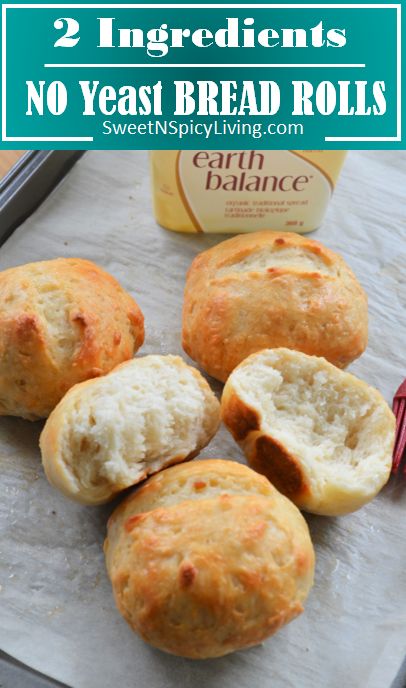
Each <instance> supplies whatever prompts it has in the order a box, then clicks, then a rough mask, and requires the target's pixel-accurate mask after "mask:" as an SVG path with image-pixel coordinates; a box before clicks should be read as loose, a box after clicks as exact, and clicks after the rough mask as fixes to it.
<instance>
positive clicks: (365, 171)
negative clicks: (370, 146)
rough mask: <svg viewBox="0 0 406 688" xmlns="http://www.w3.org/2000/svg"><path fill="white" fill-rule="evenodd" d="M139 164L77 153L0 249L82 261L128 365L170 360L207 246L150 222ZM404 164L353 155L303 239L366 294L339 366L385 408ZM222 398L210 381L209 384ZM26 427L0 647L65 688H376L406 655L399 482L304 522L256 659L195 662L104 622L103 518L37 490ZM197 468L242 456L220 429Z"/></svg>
mask: <svg viewBox="0 0 406 688" xmlns="http://www.w3.org/2000/svg"><path fill="white" fill-rule="evenodd" d="M149 184H150V181H149V174H148V162H147V154H146V153H145V152H142V153H138V152H130V151H125V152H91V153H87V154H86V155H85V157H84V158H83V159H82V160H81V161H80V162H79V163H78V164H77V165H76V167H75V168H74V169H73V170H72V171H71V173H70V174H69V176H68V177H67V178H66V179H65V180H64V181H63V183H62V184H61V185H60V187H59V188H58V189H57V190H56V191H55V192H54V193H53V194H52V196H50V197H49V198H48V200H47V201H46V202H45V203H44V204H43V206H42V207H41V208H40V209H39V210H38V211H37V212H36V213H35V215H34V216H32V217H31V218H30V219H28V220H27V221H26V222H25V223H24V224H23V225H22V226H21V227H20V228H19V229H18V230H17V231H16V232H15V233H14V234H13V236H12V237H11V238H10V239H9V240H8V242H7V243H6V245H5V246H4V247H3V248H2V249H1V250H0V269H4V268H6V267H9V266H12V265H17V264H19V263H24V262H27V261H33V260H42V259H47V258H53V257H57V256H81V257H85V258H90V259H92V260H94V261H96V262H97V263H99V264H101V265H103V266H104V267H105V268H106V269H107V270H109V271H111V272H112V273H113V275H115V276H116V277H117V278H118V279H119V280H120V281H121V283H122V284H123V286H124V287H126V288H127V289H128V290H129V291H130V292H132V293H133V294H134V295H135V296H136V298H137V300H138V302H139V304H140V306H141V307H142V309H143V311H144V314H145V317H146V327H147V339H146V344H145V346H144V347H143V348H142V350H141V353H143V354H146V353H150V352H164V353H165V352H166V353H168V352H177V353H181V348H180V316H181V301H182V290H183V285H184V276H185V272H186V269H187V267H188V266H189V264H190V262H191V260H192V258H193V256H194V255H195V254H196V253H197V252H198V251H201V250H203V249H204V248H206V247H208V246H211V245H212V244H214V243H216V242H218V241H219V240H220V238H221V237H218V236H216V237H215V236H192V235H177V234H174V233H170V232H167V231H165V230H163V229H161V228H159V227H157V225H156V224H155V222H154V220H153V217H152V211H151V201H150V198H151V195H150V187H149ZM405 188H406V154H405V153H404V152H392V153H390V152H352V153H351V154H350V156H349V158H348V161H347V163H346V166H345V168H344V171H343V174H342V177H341V180H340V182H339V185H338V188H337V190H336V194H335V196H334V199H333V202H332V204H331V206H330V209H329V213H328V217H327V220H326V222H325V224H324V226H323V228H322V229H321V230H319V231H318V232H316V233H314V234H313V235H312V236H314V237H316V238H317V239H320V240H321V241H323V242H325V243H326V244H327V245H328V246H330V247H331V248H333V249H336V250H338V251H339V252H341V253H342V254H343V255H344V256H345V258H346V259H347V260H348V262H349V264H350V265H351V266H352V267H353V269H354V270H355V273H356V274H357V275H358V277H359V279H360V281H361V282H362V284H363V285H364V287H365V288H366V290H367V292H368V294H369V311H370V343H369V346H368V350H367V352H366V353H365V354H364V355H363V356H362V358H361V359H360V360H359V361H357V362H356V363H355V364H354V365H352V366H351V370H352V371H353V372H354V373H356V374H358V375H359V376H360V377H363V378H364V379H365V380H367V381H368V382H369V383H372V384H373V385H375V386H376V387H378V388H379V389H380V390H381V391H382V392H383V394H384V395H385V397H386V399H387V400H388V401H390V400H391V398H392V396H393V393H394V391H395V389H396V388H397V386H398V385H399V383H400V382H401V380H402V379H403V378H404V377H405V376H406V366H405V355H404V352H405V346H406V328H405V317H404V316H405V302H406V284H405V268H406V201H405ZM215 388H216V389H217V390H218V391H220V385H217V386H215ZM40 430H41V424H40V423H35V424H32V423H29V422H27V421H23V420H19V419H13V418H6V419H5V418H3V419H1V420H0V461H1V474H2V479H1V486H0V495H1V496H0V527H1V546H0V584H1V592H0V646H1V647H2V649H3V650H5V651H6V652H8V653H10V654H11V655H13V656H15V657H16V658H17V659H19V660H21V661H23V662H25V663H27V664H29V665H30V666H32V667H34V668H35V669H37V670H40V671H42V672H44V673H46V674H49V675H50V676H52V677H54V678H56V679H59V680H61V681H63V682H65V683H66V684H68V685H69V686H72V687H73V688H110V687H115V686H120V687H121V688H134V687H137V688H144V687H148V688H161V687H164V688H178V686H182V688H192V687H195V686H201V685H204V686H205V688H211V687H213V688H214V686H215V688H235V687H236V686H238V687H240V688H263V687H264V688H282V687H283V688H290V687H293V688H383V687H385V686H389V685H390V683H391V681H392V680H393V678H394V676H395V674H396V672H397V670H398V668H399V666H400V664H401V661H402V659H403V657H404V654H405V652H406V491H405V486H406V480H405V481H404V482H402V481H398V482H396V481H394V480H393V479H392V480H391V482H390V483H389V485H388V486H387V487H386V488H385V489H384V490H383V492H382V493H381V494H380V495H379V496H378V498H377V499H376V500H375V501H373V502H372V503H371V504H369V505H368V506H366V507H364V508H363V509H362V510H361V511H359V512H357V513H355V514H353V515H350V516H346V517H342V518H322V517H312V516H309V517H307V518H308V522H309V526H310V529H311V534H312V537H313V540H314V543H315V546H316V552H317V571H316V583H315V586H314V589H313V591H312V593H311V595H310V598H309V600H308V603H307V607H306V611H305V613H304V614H303V615H302V616H301V617H300V618H299V619H297V620H295V621H294V622H292V623H291V624H290V625H288V626H287V627H286V628H284V629H283V630H282V631H281V632H280V633H279V634H278V635H277V636H275V637H274V638H271V639H270V640H269V641H267V642H266V643H264V644H263V645H261V646H258V647H256V648H254V649H250V650H246V651H244V652H239V653H236V654H234V655H229V656H227V657H225V658H222V659H218V660H211V661H205V662H202V661H200V662H193V661H189V660H184V659H180V658H176V657H172V656H169V655H166V654H164V653H161V652H159V651H158V650H154V649H152V648H150V647H148V646H147V645H146V644H144V643H143V642H142V641H141V640H140V639H138V638H137V637H136V636H135V635H134V634H133V633H132V631H131V630H130V629H129V628H128V627H127V625H126V623H125V622H124V621H123V620H122V619H121V617H120V616H119V614H118V612H116V610H115V607H114V603H113V599H112V594H111V590H110V584H109V581H108V579H107V576H106V573H105V569H104V560H103V555H102V549H101V547H102V542H103V538H104V535H105V524H106V519H107V516H108V514H109V513H110V511H111V509H112V508H113V506H114V505H109V506H107V507H102V508H91V507H82V506H80V505H76V504H74V503H72V502H70V501H69V500H67V499H66V498H64V497H63V496H62V495H61V494H59V493H58V492H57V491H55V490H54V489H53V488H51V487H50V486H49V485H48V483H47V482H46V480H45V478H44V475H43V472H42V468H41V463H40V456H39V451H38V447H37V445H38V436H39V432H40ZM202 456H203V457H205V456H206V457H208V456H212V457H215V456H223V457H230V458H235V459H237V460H240V461H241V460H243V459H242V455H241V453H240V451H239V449H238V448H237V446H236V445H235V444H234V442H233V441H232V439H231V438H230V437H229V436H228V435H227V433H226V431H225V430H224V429H222V430H221V431H220V433H219V434H218V435H217V437H216V438H215V439H214V440H213V441H212V443H211V444H210V446H209V447H208V449H207V450H205V451H203V453H202Z"/></svg>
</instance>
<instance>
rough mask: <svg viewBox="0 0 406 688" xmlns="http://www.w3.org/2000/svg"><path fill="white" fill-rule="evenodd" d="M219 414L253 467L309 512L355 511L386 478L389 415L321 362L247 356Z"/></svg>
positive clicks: (288, 354) (267, 353) (297, 356)
mask: <svg viewBox="0 0 406 688" xmlns="http://www.w3.org/2000/svg"><path fill="white" fill-rule="evenodd" d="M221 411H222V418H223V421H224V423H225V424H226V426H227V427H228V429H229V430H230V432H231V433H232V434H233V436H234V438H235V439H236V440H237V441H238V442H239V443H240V445H241V447H242V449H243V450H244V452H245V454H246V456H247V459H248V462H249V464H250V465H251V467H252V468H254V469H255V470H257V471H259V472H260V473H263V474H264V475H266V476H267V477H268V478H269V480H270V481H271V482H272V483H273V484H274V485H275V487H276V488H277V489H278V490H280V491H281V492H282V493H283V494H285V495H286V496H287V497H289V498H290V499H291V500H292V501H293V502H294V503H295V504H296V505H297V506H298V507H299V508H301V509H305V510H306V511H311V512H313V513H315V514H322V515H325V516H338V515H340V514H347V513H349V512H351V511H355V510H356V509H359V508H360V507H361V506H363V505H364V504H366V503H367V502H369V501H370V500H371V499H372V498H373V497H375V495H376V494H377V493H378V492H379V490H380V489H381V488H382V487H383V485H384V484H385V483H386V482H387V480H388V478H389V474H390V470H391V463H392V450H393V443H394V438H395V418H394V415H393V413H392V411H391V410H390V408H389V406H388V405H387V403H386V402H385V400H384V399H383V397H382V396H381V395H380V393H379V392H378V391H377V390H376V389H374V388H373V387H370V386H369V385H367V384H366V383H365V382H363V381H362V380H359V379H358V378H356V377H355V376H354V375H350V373H346V372H344V371H342V370H339V369H338V368H336V367H335V366H333V365H331V364H330V363H328V362H327V361H326V360H325V359H324V358H317V357H316V356H307V355H306V354H303V353H300V352H298V351H291V350H289V349H268V350H264V351H260V352H258V353H256V354H252V355H251V356H249V357H248V358H247V359H246V360H245V361H243V362H242V363H241V364H240V365H239V366H238V367H237V368H236V369H235V370H234V371H233V372H232V374H231V375H230V377H229V378H228V380H227V383H226V385H225V387H224V391H223V397H222V400H221Z"/></svg>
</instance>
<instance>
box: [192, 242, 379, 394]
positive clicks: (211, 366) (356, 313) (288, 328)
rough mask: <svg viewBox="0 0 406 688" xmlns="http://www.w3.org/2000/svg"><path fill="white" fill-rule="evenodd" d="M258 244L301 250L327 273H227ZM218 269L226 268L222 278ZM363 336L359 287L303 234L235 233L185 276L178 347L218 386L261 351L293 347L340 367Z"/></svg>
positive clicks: (357, 350)
mask: <svg viewBox="0 0 406 688" xmlns="http://www.w3.org/2000/svg"><path fill="white" fill-rule="evenodd" d="M264 247H270V248H272V250H273V251H281V250H284V249H288V248H294V247H300V248H301V249H303V250H304V251H305V252H307V253H308V254H313V255H315V256H318V258H319V259H320V261H322V263H324V265H326V266H328V267H329V268H331V271H328V272H329V273H330V272H331V274H327V272H326V273H324V272H323V271H322V270H321V271H320V270H318V269H307V268H305V267H304V268H303V269H301V268H294V267H293V268H292V267H289V266H288V265H287V266H286V267H284V266H274V267H270V268H268V270H266V269H264V270H262V271H261V270H257V271H256V270H255V269H252V270H247V271H243V272H239V271H235V272H234V271H233V270H232V266H233V265H234V264H236V263H239V262H240V261H242V260H244V259H245V258H246V257H248V256H250V255H252V254H253V253H255V252H256V251H260V250H261V249H263V248H264ZM223 268H230V270H228V271H227V272H226V273H224V274H223V273H222V272H221V271H222V269H223ZM334 268H335V269H334ZM219 271H220V274H219ZM367 339H368V313H367V297H366V294H365V292H364V290H363V289H362V287H361V285H360V284H359V283H358V281H357V279H356V277H355V275H354V273H353V272H352V270H351V269H350V267H349V266H348V265H347V264H346V263H345V261H344V260H343V258H342V257H341V256H340V255H338V254H335V253H334V252H333V251H331V250H330V249H328V248H327V247H325V246H323V245H322V244H320V243H319V242H317V241H314V240H312V239H308V238H307V237H301V236H299V235H295V234H292V233H290V234H288V233H274V232H255V233H252V234H251V233H250V234H245V235H239V236H237V237H234V238H232V239H228V240H227V241H224V242H221V243H220V244H217V245H216V246H214V247H212V248H210V249H208V250H207V251H204V252H203V253H201V254H199V255H198V256H197V257H196V258H195V259H194V261H193V262H192V264H191V267H190V269H189V271H188V274H187V278H186V286H185V293H184V307H183V325H182V345H183V348H184V350H185V351H186V353H187V354H188V355H189V356H190V357H191V358H192V359H193V360H195V361H196V362H197V363H198V364H199V365H200V366H201V367H202V368H203V369H204V370H205V371H206V372H207V373H209V375H212V376H213V377H215V378H216V379H218V380H221V381H222V382H224V381H225V380H226V379H227V377H228V376H229V374H230V373H231V372H232V370H233V369H234V368H235V367H236V366H237V365H238V364H239V363H240V362H241V361H242V360H243V359H244V358H246V357H247V356H249V355H250V354H252V353H254V352H256V351H258V350H260V349H263V348H276V347H286V348H290V349H297V350H299V351H303V352H304V353H307V354H309V355H316V356H324V357H325V358H326V359H327V360H328V361H330V362H331V363H333V364H334V365H336V366H338V367H345V366H347V365H348V364H349V363H351V361H353V360H354V359H355V358H357V357H358V356H360V355H361V354H362V352H363V351H364V349H365V347H366V345H367Z"/></svg>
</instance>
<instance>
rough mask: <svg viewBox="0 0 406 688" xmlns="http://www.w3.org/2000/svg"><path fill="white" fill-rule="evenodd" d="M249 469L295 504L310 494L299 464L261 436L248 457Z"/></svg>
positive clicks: (275, 443)
mask: <svg viewBox="0 0 406 688" xmlns="http://www.w3.org/2000/svg"><path fill="white" fill-rule="evenodd" d="M247 458H248V462H249V464H250V466H251V468H253V469H254V471H257V472H258V473H261V474H262V475H265V476H266V477H267V478H268V480H269V481H270V482H271V483H272V485H274V486H275V487H276V489H277V490H279V492H282V494H284V495H285V496H286V497H289V499H291V500H292V501H295V502H297V501H298V500H299V499H301V498H303V496H304V495H305V494H308V493H309V492H310V486H309V484H308V483H307V482H306V480H305V476H304V473H303V471H302V469H301V466H300V463H299V462H298V461H297V460H296V458H295V457H294V456H292V454H289V452H287V451H286V449H285V448H284V447H283V445H282V444H279V442H277V441H276V440H275V439H273V438H271V437H269V436H267V435H261V436H260V437H257V439H256V440H255V444H254V446H253V449H252V451H251V452H249V455H248V457H247Z"/></svg>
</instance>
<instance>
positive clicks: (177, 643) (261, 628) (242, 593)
mask: <svg viewBox="0 0 406 688" xmlns="http://www.w3.org/2000/svg"><path fill="white" fill-rule="evenodd" d="M105 555H106V565H107V570H108V573H109V576H110V579H111V582H112V586H113V592H114V596H115V600H116V604H117V607H118V609H119V611H120V612H121V614H122V615H123V616H124V618H125V619H126V621H127V622H128V623H129V624H130V626H131V627H132V628H133V630H134V631H137V632H138V633H139V634H140V635H141V636H142V638H143V639H144V640H146V641H147V642H149V643H151V644H152V645H154V646H155V647H158V648H160V649H161V650H165V651H166V652H170V653H172V654H175V655H181V656H183V657H190V658H192V659H204V658H208V657H220V656H221V655H225V654H227V653H229V652H233V651H235V650H240V649H242V648H245V647H250V646H252V645H256V644H257V643H260V642H262V641H263V640H265V638H267V637H268V636H270V635H272V634H273V633H275V632H276V631H277V630H278V629H279V628H281V627H282V626H283V625H284V624H286V623H288V622H289V621H290V620H291V619H293V618H294V617H296V616H297V615H298V614H300V613H301V612H302V611H303V602H304V600H305V599H306V597H307V595H308V593H309V590H310V588H311V586H312V583H313V574H314V551H313V546H312V543H311V540H310V536H309V531H308V528H307V524H306V522H305V520H304V518H303V517H302V515H301V514H300V512H299V511H298V509H297V508H296V507H295V506H294V505H293V504H292V503H291V502H290V501H289V500H288V499H286V498H285V497H283V496H282V495H281V494H280V493H279V492H278V491H277V490H276V489H275V488H274V487H273V486H272V485H271V484H270V483H269V482H268V480H266V478H264V477H262V476H260V475H258V474H257V473H255V472H254V471H252V470H251V469H250V468H248V467H247V466H242V465H240V464H238V463H236V462H234V461H225V460H222V459H211V460H202V461H194V462H193V463H191V464H182V465H180V466H174V467H173V468H169V469H167V470H165V471H162V473H159V474H158V475H156V476H154V477H153V478H151V479H150V480H148V481H147V482H146V483H145V485H143V486H142V487H141V489H139V490H137V491H135V492H133V494H131V495H130V496H129V497H128V498H127V499H126V500H125V501H124V502H122V504H121V505H120V506H119V507H118V509H116V511H114V513H113V515H112V516H111V518H110V520H109V523H108V531H107V539H106V541H105Z"/></svg>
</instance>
